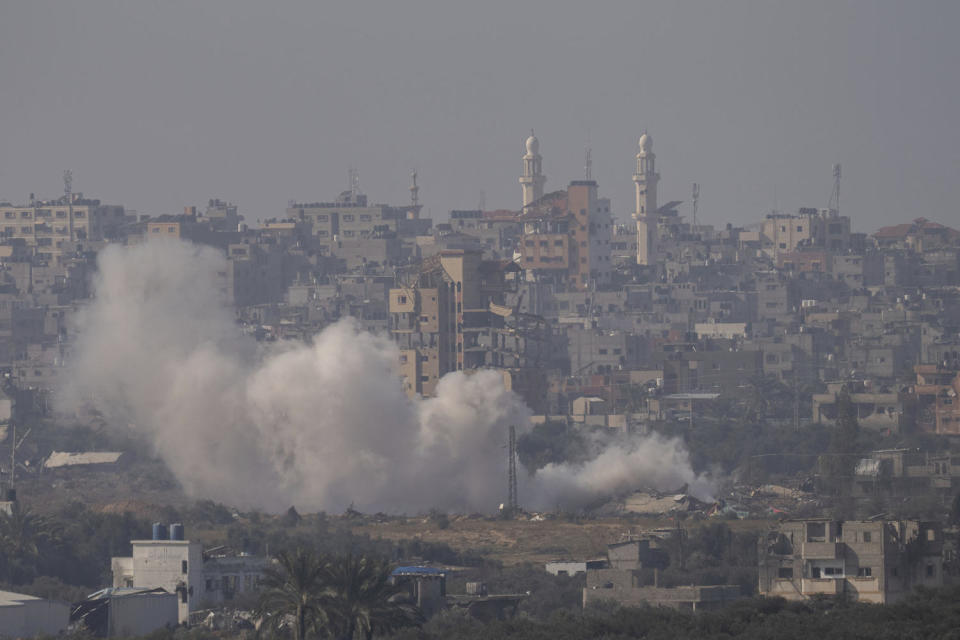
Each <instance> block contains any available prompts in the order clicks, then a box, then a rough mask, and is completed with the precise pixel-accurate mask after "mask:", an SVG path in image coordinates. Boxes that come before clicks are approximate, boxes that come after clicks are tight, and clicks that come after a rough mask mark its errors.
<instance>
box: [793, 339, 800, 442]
mask: <svg viewBox="0 0 960 640" xmlns="http://www.w3.org/2000/svg"><path fill="white" fill-rule="evenodd" d="M794 359H796V357H794ZM799 375H800V372H799V371H798V366H797V364H796V362H794V366H793V430H794V431H800V387H799V381H798V380H797V378H798V377H799Z"/></svg>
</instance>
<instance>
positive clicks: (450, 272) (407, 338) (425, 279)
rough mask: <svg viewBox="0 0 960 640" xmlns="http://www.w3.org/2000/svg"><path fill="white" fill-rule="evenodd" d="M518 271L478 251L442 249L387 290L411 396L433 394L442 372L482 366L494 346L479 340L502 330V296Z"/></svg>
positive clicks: (393, 332) (505, 311) (504, 311)
mask: <svg viewBox="0 0 960 640" xmlns="http://www.w3.org/2000/svg"><path fill="white" fill-rule="evenodd" d="M518 271H519V267H517V266H516V265H515V264H514V263H512V262H508V261H485V260H483V257H482V253H481V252H480V251H444V252H441V253H440V254H438V255H436V256H434V257H433V258H430V259H427V260H424V261H423V263H422V264H421V265H419V266H418V267H417V268H416V269H415V270H411V272H409V273H408V274H406V279H407V281H406V282H404V283H402V284H401V286H398V287H396V288H393V289H391V290H390V298H389V311H390V317H391V319H390V333H391V336H392V337H393V339H394V340H395V341H396V342H397V344H398V345H399V347H400V350H401V351H400V371H401V375H402V376H403V378H404V380H405V388H406V390H407V392H408V393H409V394H411V395H413V394H421V395H432V394H433V392H434V390H435V388H436V384H437V382H438V381H439V380H440V378H441V377H442V376H443V375H444V374H446V373H448V372H450V371H462V370H464V369H475V368H478V367H482V366H485V364H486V355H485V354H486V351H487V350H488V349H490V348H494V347H495V346H496V345H494V344H493V343H490V344H488V345H487V346H484V345H483V344H481V341H480V336H481V335H483V334H485V333H489V332H490V331H491V330H494V329H495V328H496V327H498V326H502V319H503V317H504V315H507V314H508V313H509V311H510V310H509V309H508V308H505V307H503V305H502V303H503V296H504V293H505V291H506V289H507V288H508V286H512V283H513V282H514V281H515V277H516V273H517V272H518ZM508 275H509V277H508ZM498 309H499V310H501V312H500V313H496V312H495V311H496V310H498Z"/></svg>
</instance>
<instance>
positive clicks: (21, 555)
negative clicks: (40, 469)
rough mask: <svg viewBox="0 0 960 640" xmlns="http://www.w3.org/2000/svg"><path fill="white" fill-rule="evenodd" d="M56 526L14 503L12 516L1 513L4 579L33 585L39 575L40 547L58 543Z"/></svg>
mask: <svg viewBox="0 0 960 640" xmlns="http://www.w3.org/2000/svg"><path fill="white" fill-rule="evenodd" d="M56 537H57V536H56V531H55V530H54V527H53V526H52V525H51V524H50V523H49V522H47V520H46V519H45V518H43V517H42V516H38V515H37V514H35V513H33V512H32V511H31V510H30V508H29V507H22V506H20V503H19V502H14V503H13V506H12V507H11V510H10V513H6V512H2V511H0V549H2V552H0V554H2V555H0V561H2V567H0V569H2V571H3V574H4V576H3V578H4V579H5V580H7V581H9V582H12V583H14V584H22V583H24V582H30V581H31V580H32V579H33V578H34V576H35V575H36V573H37V564H38V562H39V561H40V555H41V548H42V547H43V546H44V544H45V543H47V542H50V543H53V542H55V541H56Z"/></svg>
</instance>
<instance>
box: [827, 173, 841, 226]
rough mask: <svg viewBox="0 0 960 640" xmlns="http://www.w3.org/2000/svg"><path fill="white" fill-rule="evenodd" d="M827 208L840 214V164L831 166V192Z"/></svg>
mask: <svg viewBox="0 0 960 640" xmlns="http://www.w3.org/2000/svg"><path fill="white" fill-rule="evenodd" d="M827 208H829V209H831V210H833V211H836V212H837V213H840V163H839V162H838V163H837V164H835V165H833V192H832V193H831V194H830V204H828V205H827Z"/></svg>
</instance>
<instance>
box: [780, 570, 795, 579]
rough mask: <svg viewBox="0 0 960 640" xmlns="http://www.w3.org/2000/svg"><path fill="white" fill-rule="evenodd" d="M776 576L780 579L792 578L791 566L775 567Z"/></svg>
mask: <svg viewBox="0 0 960 640" xmlns="http://www.w3.org/2000/svg"><path fill="white" fill-rule="evenodd" d="M777 577H778V578H780V579H781V580H792V579H793V567H780V568H779V569H777Z"/></svg>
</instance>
